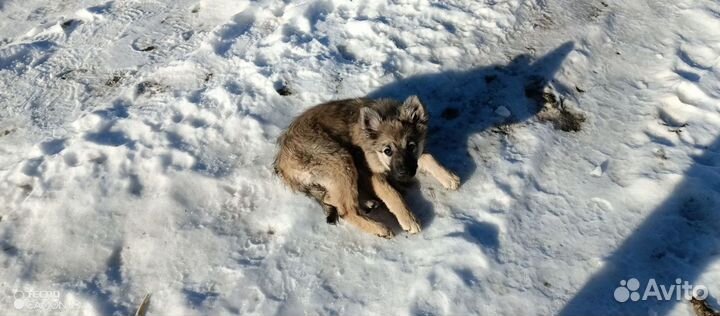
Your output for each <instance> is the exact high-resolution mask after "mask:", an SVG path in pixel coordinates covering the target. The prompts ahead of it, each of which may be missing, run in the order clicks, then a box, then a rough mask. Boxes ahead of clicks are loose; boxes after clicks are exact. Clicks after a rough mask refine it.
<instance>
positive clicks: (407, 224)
mask: <svg viewBox="0 0 720 316" xmlns="http://www.w3.org/2000/svg"><path fill="white" fill-rule="evenodd" d="M400 226H401V227H402V229H403V230H404V231H406V232H408V233H409V234H412V235H414V234H417V233H419V232H420V231H421V230H422V229H421V228H420V223H419V222H418V220H417V219H415V217H414V216H410V217H408V218H407V219H405V220H404V221H401V222H400Z"/></svg>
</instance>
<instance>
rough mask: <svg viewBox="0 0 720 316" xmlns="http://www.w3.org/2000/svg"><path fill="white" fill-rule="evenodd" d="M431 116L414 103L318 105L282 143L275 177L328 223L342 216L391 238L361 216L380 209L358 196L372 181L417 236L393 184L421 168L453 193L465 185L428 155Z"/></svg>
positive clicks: (414, 223) (300, 118)
mask: <svg viewBox="0 0 720 316" xmlns="http://www.w3.org/2000/svg"><path fill="white" fill-rule="evenodd" d="M427 126H428V115H427V112H426V110H425V106H424V105H423V104H422V103H421V102H420V100H419V99H418V98H417V97H416V96H410V97H408V98H407V99H406V100H405V102H403V103H399V102H397V101H393V100H370V99H352V100H340V101H332V102H328V103H323V104H320V105H317V106H315V107H313V108H311V109H309V110H307V111H306V112H305V113H303V114H301V115H300V116H298V117H297V118H296V119H295V121H293V122H292V124H290V127H288V130H287V131H285V133H284V134H283V135H281V136H280V137H279V138H278V144H279V145H280V150H279V152H278V154H277V157H276V158H275V172H276V173H277V174H278V175H279V176H280V177H281V178H282V179H283V181H284V182H285V183H286V184H287V185H288V186H290V187H291V188H292V189H293V190H295V191H299V192H303V193H305V194H307V195H309V196H311V197H313V198H314V199H316V200H317V201H318V202H319V203H320V205H321V206H322V208H323V210H324V211H325V215H326V217H327V219H328V222H334V221H336V220H337V217H340V218H342V219H343V220H346V221H348V222H349V223H351V224H353V225H355V226H357V227H358V228H360V229H362V230H364V231H366V232H368V233H371V234H375V235H378V236H381V237H386V238H390V237H392V236H393V232H392V230H390V228H388V227H387V226H386V225H384V224H382V223H380V222H377V221H375V220H372V219H370V218H368V217H366V216H364V214H363V213H361V212H360V209H361V204H362V205H366V206H367V207H369V208H372V207H374V206H375V205H377V203H375V202H374V201H373V200H372V194H371V193H370V192H366V190H365V188H361V189H363V190H361V191H359V190H358V186H359V185H358V184H359V183H361V186H364V185H363V184H362V183H363V182H367V185H368V186H369V188H372V192H373V193H374V194H375V195H376V196H377V197H378V198H379V199H380V200H382V202H383V203H384V204H385V205H386V206H387V208H388V210H389V211H390V212H391V213H392V214H393V215H394V216H395V217H396V218H397V220H398V223H399V224H400V226H401V227H402V229H403V230H405V231H407V232H409V233H411V234H415V233H418V232H420V224H419V223H418V221H417V219H415V216H414V215H413V214H412V213H411V212H410V211H409V210H408V208H407V206H406V205H405V202H404V201H403V198H402V196H401V195H400V193H398V191H397V190H395V188H394V187H393V185H394V184H399V183H407V182H408V181H410V180H412V178H413V177H414V176H415V173H416V171H417V170H418V169H420V170H421V171H424V172H428V173H430V175H432V176H433V177H434V178H435V179H437V180H438V181H440V183H441V184H442V185H443V186H444V187H445V188H447V189H451V190H454V189H457V188H458V186H459V185H460V178H458V176H456V175H455V174H453V173H452V172H450V171H448V170H446V169H445V168H443V167H442V166H441V165H440V164H439V163H438V162H437V161H435V158H433V156H431V155H430V154H429V153H426V152H424V145H425V137H426V134H427Z"/></svg>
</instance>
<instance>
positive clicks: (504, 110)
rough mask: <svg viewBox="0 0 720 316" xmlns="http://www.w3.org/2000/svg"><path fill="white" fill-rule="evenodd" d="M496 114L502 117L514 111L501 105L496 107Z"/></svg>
mask: <svg viewBox="0 0 720 316" xmlns="http://www.w3.org/2000/svg"><path fill="white" fill-rule="evenodd" d="M495 114H497V115H500V116H502V117H508V116H510V115H511V114H512V113H511V112H510V110H508V108H506V107H504V106H502V105H501V106H499V107H498V108H497V109H495Z"/></svg>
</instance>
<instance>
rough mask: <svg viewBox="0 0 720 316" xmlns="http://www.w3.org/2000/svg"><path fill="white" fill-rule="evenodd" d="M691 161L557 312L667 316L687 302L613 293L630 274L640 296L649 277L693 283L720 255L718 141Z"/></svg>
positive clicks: (667, 283) (665, 282)
mask: <svg viewBox="0 0 720 316" xmlns="http://www.w3.org/2000/svg"><path fill="white" fill-rule="evenodd" d="M693 160H694V164H693V166H692V167H691V168H690V169H689V170H688V171H687V172H686V174H685V178H684V180H683V181H682V182H681V183H680V184H679V185H678V186H677V188H676V189H675V191H674V192H673V193H672V194H670V195H669V197H668V198H667V199H666V200H665V201H664V202H663V203H662V204H661V206H660V207H658V208H657V209H656V210H655V211H653V213H652V214H650V215H649V216H648V218H647V219H645V221H643V222H642V223H641V224H640V226H638V227H637V229H635V231H634V232H633V233H632V235H630V237H628V238H627V239H626V240H625V241H624V242H623V243H622V244H621V245H620V246H619V247H618V248H617V249H616V250H615V251H614V252H613V253H612V254H611V255H610V256H609V257H608V258H607V259H606V263H605V265H604V268H603V269H602V270H600V271H599V272H597V273H595V274H594V275H593V276H592V278H590V279H589V281H588V282H586V283H585V285H583V286H582V288H580V289H579V290H578V292H577V294H575V296H574V297H573V298H572V299H570V300H569V301H568V303H567V304H566V305H565V306H564V308H563V310H562V311H561V312H560V313H559V315H564V316H575V315H667V314H669V313H670V310H671V309H672V308H673V307H674V306H675V304H678V303H682V304H688V301H687V300H684V299H682V300H676V299H672V300H657V299H655V298H654V297H648V300H644V301H643V300H639V301H631V300H628V301H626V302H623V303H620V302H618V301H616V300H615V295H614V294H615V290H616V289H617V288H618V287H619V286H620V282H621V281H623V280H628V279H630V278H635V279H637V280H639V281H640V287H639V290H638V291H637V293H638V294H639V295H640V297H642V295H643V293H645V289H646V287H647V285H648V282H649V279H651V278H652V279H654V280H655V282H656V284H657V285H658V286H660V285H664V286H665V287H666V288H668V287H669V286H671V285H675V284H677V283H676V279H678V278H680V279H681V281H688V282H689V283H690V284H694V281H696V280H697V278H698V276H699V275H700V274H701V273H703V271H704V270H705V268H706V267H707V266H708V264H710V263H711V262H713V261H714V260H718V259H720V232H719V231H718V226H720V225H719V224H720V212H718V211H719V210H720V140H716V141H715V143H714V144H713V145H712V146H710V147H708V148H705V152H704V154H703V155H701V156H698V157H693ZM694 285H704V286H711V285H710V284H694ZM711 290H712V288H711ZM710 294H711V295H717V293H710Z"/></svg>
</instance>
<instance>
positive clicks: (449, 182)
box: [439, 171, 460, 191]
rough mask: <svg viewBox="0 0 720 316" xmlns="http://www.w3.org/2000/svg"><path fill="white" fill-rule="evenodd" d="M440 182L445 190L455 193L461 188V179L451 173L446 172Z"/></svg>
mask: <svg viewBox="0 0 720 316" xmlns="http://www.w3.org/2000/svg"><path fill="white" fill-rule="evenodd" d="M439 180H440V183H441V184H442V186H443V187H445V189H448V190H453V191H454V190H457V189H458V188H459V187H460V177H458V176H457V175H456V174H454V173H452V172H450V171H448V172H446V173H445V174H444V175H443V176H442V177H441V178H440V179H439Z"/></svg>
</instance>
